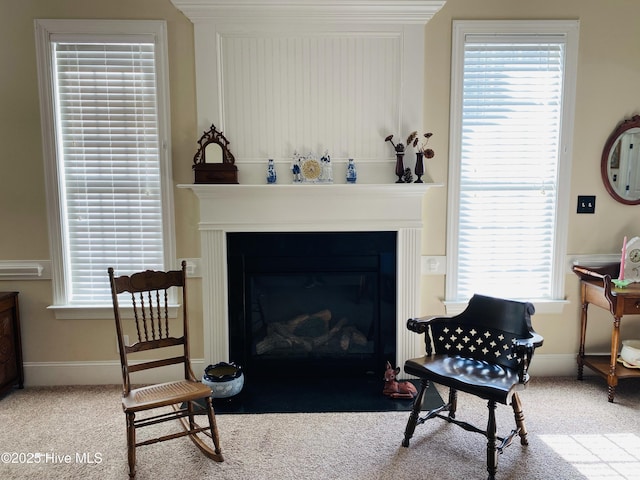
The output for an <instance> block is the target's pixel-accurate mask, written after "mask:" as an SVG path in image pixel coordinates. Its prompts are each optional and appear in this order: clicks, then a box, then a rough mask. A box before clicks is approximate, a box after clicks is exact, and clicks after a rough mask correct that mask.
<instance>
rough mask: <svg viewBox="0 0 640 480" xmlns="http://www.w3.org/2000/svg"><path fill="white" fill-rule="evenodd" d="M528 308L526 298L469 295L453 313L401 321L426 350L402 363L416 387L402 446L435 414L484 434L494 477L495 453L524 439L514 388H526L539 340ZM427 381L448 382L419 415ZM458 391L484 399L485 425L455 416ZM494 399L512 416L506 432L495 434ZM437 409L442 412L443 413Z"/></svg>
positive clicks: (541, 340) (525, 432)
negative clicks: (436, 402) (440, 398)
mask: <svg viewBox="0 0 640 480" xmlns="http://www.w3.org/2000/svg"><path fill="white" fill-rule="evenodd" d="M534 311H535V310H534V308H533V305H532V304H531V303H528V302H516V301H512V300H504V299H499V298H493V297H487V296H482V295H474V296H473V297H472V298H471V300H470V301H469V305H468V306H467V308H466V309H465V310H464V311H463V312H462V313H460V314H459V315H456V316H453V317H423V318H416V319H409V320H408V321H407V328H408V329H409V330H411V331H413V332H416V333H420V334H424V338H425V345H426V355H424V356H423V357H419V358H414V359H411V360H407V361H406V362H405V364H404V371H405V372H406V373H407V374H410V375H414V376H416V377H419V378H420V379H421V388H420V390H419V392H418V396H417V397H416V399H415V401H414V403H413V409H412V411H411V415H410V416H409V421H408V423H407V428H406V430H405V436H404V441H403V442H402V445H403V446H404V447H408V446H409V440H410V439H411V437H412V436H413V434H414V431H415V428H416V426H417V425H420V424H423V423H424V422H426V421H427V420H429V419H432V418H436V417H437V418H441V419H443V420H446V421H448V422H450V423H453V424H456V425H458V426H460V427H462V428H464V429H465V430H468V431H471V432H476V433H481V434H482V435H484V436H485V437H486V439H487V471H488V472H489V477H488V478H489V480H494V479H495V475H496V471H497V468H498V454H500V453H502V451H503V449H504V448H506V447H507V446H508V445H510V444H511V442H512V440H513V438H514V437H515V436H516V435H519V436H520V443H521V444H522V445H527V444H528V441H527V429H526V427H525V424H524V415H523V413H522V404H521V403H520V397H519V396H518V393H517V392H518V391H520V390H523V389H524V388H526V386H527V383H528V382H529V373H528V368H529V364H530V362H531V359H532V357H533V353H534V350H535V349H536V348H537V347H539V346H541V345H542V342H543V338H542V337H541V336H540V335H538V334H537V333H536V332H534V330H533V328H532V326H531V315H533V313H534ZM429 382H434V383H437V384H439V385H443V386H445V387H449V398H448V401H447V402H446V403H445V404H444V405H442V406H440V407H438V408H435V409H433V410H431V411H429V412H426V414H425V415H423V416H421V413H422V412H421V407H422V398H423V395H424V392H425V390H426V389H427V387H428V386H429ZM458 391H460V392H464V393H468V394H471V395H475V396H477V397H480V398H483V399H485V400H487V401H488V408H489V420H488V422H487V428H486V430H485V429H480V428H478V427H475V426H473V425H471V424H469V423H466V422H462V421H459V420H457V419H456V418H455V417H456V407H457V392H458ZM498 403H501V404H504V405H511V406H512V408H513V413H514V416H515V422H516V428H515V429H514V430H512V431H511V433H509V434H508V435H507V436H506V437H499V436H497V435H496V431H497V428H496V416H495V411H496V405H497V404H498ZM441 412H448V415H443V414H441Z"/></svg>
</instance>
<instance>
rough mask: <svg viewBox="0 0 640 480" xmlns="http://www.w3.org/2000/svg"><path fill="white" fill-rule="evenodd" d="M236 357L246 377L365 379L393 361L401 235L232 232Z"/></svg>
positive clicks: (231, 344)
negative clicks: (397, 268)
mask: <svg viewBox="0 0 640 480" xmlns="http://www.w3.org/2000/svg"><path fill="white" fill-rule="evenodd" d="M227 258H228V262H227V268H228V279H229V281H228V288H229V356H230V359H231V360H232V361H235V362H236V363H238V364H240V365H243V366H244V369H245V372H247V374H248V375H250V376H253V377H254V378H256V377H263V378H265V377H269V376H272V375H273V373H274V372H278V375H279V376H280V377H287V376H290V377H307V378H308V377H327V376H335V375H336V372H340V375H341V376H352V377H367V376H371V375H379V374H380V371H381V370H382V369H383V366H384V364H385V362H386V361H387V360H389V361H391V362H395V361H396V232H295V233H292V232H289V233H286V232H274V233H255V232H245V233H229V234H227Z"/></svg>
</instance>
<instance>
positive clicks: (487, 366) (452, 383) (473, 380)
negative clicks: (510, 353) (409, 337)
mask: <svg viewBox="0 0 640 480" xmlns="http://www.w3.org/2000/svg"><path fill="white" fill-rule="evenodd" d="M404 371H405V372H406V373H408V374H410V375H415V376H417V377H420V378H423V379H427V380H431V381H433V382H435V383H438V384H440V385H444V386H446V387H450V388H453V389H455V390H458V391H461V392H466V393H470V394H472V395H476V396H478V397H481V398H484V399H486V400H494V401H496V402H499V403H502V404H505V405H507V404H508V403H510V402H511V396H512V395H513V393H514V392H516V391H518V390H522V389H524V388H525V386H526V383H527V382H528V376H527V378H526V379H525V381H524V382H522V383H521V382H520V381H519V378H518V370H517V369H514V368H508V367H505V366H502V365H500V364H497V363H489V362H487V361H485V360H478V359H474V358H467V357H461V356H457V355H454V356H449V355H433V356H431V357H429V356H426V355H425V356H423V357H418V358H413V359H410V360H407V361H406V362H405V365H404Z"/></svg>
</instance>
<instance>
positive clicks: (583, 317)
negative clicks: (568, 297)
mask: <svg viewBox="0 0 640 480" xmlns="http://www.w3.org/2000/svg"><path fill="white" fill-rule="evenodd" d="M581 290H582V298H583V301H582V311H581V313H580V350H578V358H577V361H578V380H582V375H583V372H584V344H585V342H586V340H587V309H588V308H589V303H588V302H585V301H584V294H585V292H584V285H583V286H582V289H581Z"/></svg>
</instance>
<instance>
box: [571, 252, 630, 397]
mask: <svg viewBox="0 0 640 480" xmlns="http://www.w3.org/2000/svg"><path fill="white" fill-rule="evenodd" d="M619 269H620V264H619V263H615V264H609V265H604V266H602V267H597V268H592V267H582V266H578V265H575V266H574V267H573V271H574V273H575V274H576V275H578V276H579V277H580V299H581V301H582V312H581V315H580V320H581V326H580V350H579V352H578V358H577V360H578V380H582V374H583V369H584V366H585V365H586V366H587V367H589V368H590V369H591V370H593V371H594V372H596V373H597V374H598V375H600V376H602V377H604V378H606V380H607V385H608V386H609V388H608V392H609V401H610V402H613V398H614V396H615V392H616V386H617V385H618V380H622V379H626V378H640V369H635V368H627V367H625V366H623V365H622V364H620V363H618V362H617V358H618V351H619V348H620V322H621V321H622V317H623V316H624V315H640V283H632V284H630V285H629V286H628V287H626V288H616V287H615V286H614V285H613V283H612V282H611V279H612V278H617V277H618V272H619ZM589 304H594V305H596V306H598V307H600V308H604V309H606V310H609V311H610V312H611V315H612V316H613V327H612V330H611V354H610V355H586V354H585V351H584V350H585V349H584V344H585V339H586V335H587V310H588V307H589Z"/></svg>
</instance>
